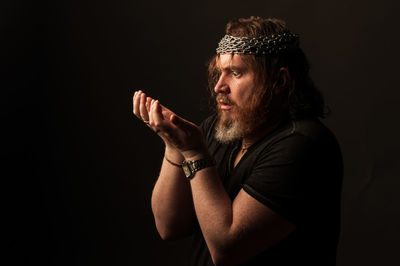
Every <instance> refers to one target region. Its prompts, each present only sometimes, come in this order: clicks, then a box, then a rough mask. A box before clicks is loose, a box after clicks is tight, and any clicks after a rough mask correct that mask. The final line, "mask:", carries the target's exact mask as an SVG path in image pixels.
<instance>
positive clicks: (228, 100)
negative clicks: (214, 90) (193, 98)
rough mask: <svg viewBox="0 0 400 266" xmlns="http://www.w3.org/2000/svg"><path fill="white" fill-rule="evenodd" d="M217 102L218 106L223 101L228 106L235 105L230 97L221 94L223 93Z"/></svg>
mask: <svg viewBox="0 0 400 266" xmlns="http://www.w3.org/2000/svg"><path fill="white" fill-rule="evenodd" d="M216 101H217V104H219V101H223V102H224V103H226V104H229V105H235V103H234V102H233V101H232V100H231V99H229V97H228V96H227V95H226V94H221V93H220V94H217V97H216Z"/></svg>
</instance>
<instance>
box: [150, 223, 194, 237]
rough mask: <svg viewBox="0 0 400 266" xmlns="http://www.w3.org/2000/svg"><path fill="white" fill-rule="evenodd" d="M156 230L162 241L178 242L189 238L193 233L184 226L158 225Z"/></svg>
mask: <svg viewBox="0 0 400 266" xmlns="http://www.w3.org/2000/svg"><path fill="white" fill-rule="evenodd" d="M156 228H157V231H158V234H159V235H160V237H161V239H162V240H166V241H173V240H178V239H181V238H183V237H186V236H189V235H190V234H192V232H193V230H191V228H185V227H182V226H181V227H179V226H176V225H175V226H171V225H169V226H168V225H159V224H157V223H156Z"/></svg>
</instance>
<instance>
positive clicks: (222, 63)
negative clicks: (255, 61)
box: [216, 54, 248, 69]
mask: <svg viewBox="0 0 400 266" xmlns="http://www.w3.org/2000/svg"><path fill="white" fill-rule="evenodd" d="M216 64H217V67H218V68H219V69H228V68H245V67H248V65H247V64H246V62H245V61H244V60H243V56H242V55H239V54H220V55H219V56H217V58H216Z"/></svg>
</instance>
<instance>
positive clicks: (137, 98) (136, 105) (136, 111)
mask: <svg viewBox="0 0 400 266" xmlns="http://www.w3.org/2000/svg"><path fill="white" fill-rule="evenodd" d="M139 105H140V91H137V92H135V95H134V96H133V113H134V114H135V115H136V116H137V117H138V118H141V117H140V110H139Z"/></svg>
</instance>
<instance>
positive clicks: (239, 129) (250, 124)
mask: <svg viewBox="0 0 400 266" xmlns="http://www.w3.org/2000/svg"><path fill="white" fill-rule="evenodd" d="M221 98H222V99H223V100H224V101H225V102H227V103H229V104H231V105H232V109H231V110H229V111H224V110H221V109H219V108H218V121H217V124H216V127H215V138H216V139H217V140H218V141H219V142H221V143H224V144H228V143H231V142H234V141H237V140H241V139H242V138H243V137H245V136H247V135H250V134H251V133H252V132H254V131H255V130H256V129H257V128H258V127H260V126H261V125H262V124H263V123H264V122H265V120H266V119H265V118H266V113H265V112H260V111H261V110H262V108H260V107H261V103H260V102H257V103H254V102H253V103H249V104H248V105H247V106H245V107H239V106H237V105H236V104H235V103H232V102H231V101H229V99H227V97H226V96H224V95H218V97H217V99H221ZM225 112H234V113H235V117H233V118H232V117H230V116H229V114H228V113H225Z"/></svg>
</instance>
